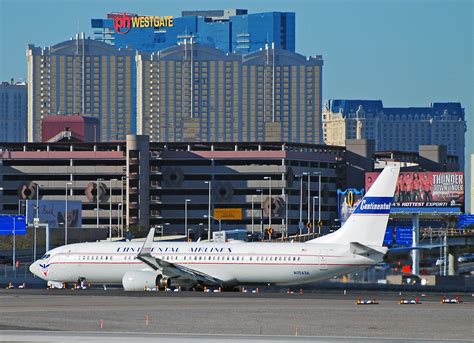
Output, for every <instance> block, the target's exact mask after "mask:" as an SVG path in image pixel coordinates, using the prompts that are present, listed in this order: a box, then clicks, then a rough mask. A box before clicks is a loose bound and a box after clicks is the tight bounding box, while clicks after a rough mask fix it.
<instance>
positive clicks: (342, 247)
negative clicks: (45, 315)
mask: <svg viewBox="0 0 474 343" xmlns="http://www.w3.org/2000/svg"><path fill="white" fill-rule="evenodd" d="M399 171H400V169H399V167H393V166H390V167H385V169H384V170H383V171H382V173H381V174H380V176H379V177H378V178H377V180H376V181H375V182H374V184H373V185H372V187H371V188H370V189H369V191H368V192H367V193H366V195H365V196H364V197H363V199H362V200H361V201H360V203H359V205H358V207H357V208H356V209H355V210H354V213H353V214H352V215H351V216H350V217H349V218H348V220H347V221H346V222H345V223H344V225H343V226H342V227H341V228H340V229H339V230H337V231H335V232H333V233H330V234H328V235H325V236H321V237H318V238H315V239H312V240H310V241H307V242H304V243H294V242H292V243H288V242H284V243H271V242H268V243H265V242H241V243H236V242H234V243H230V242H226V243H219V242H209V241H202V242H153V238H154V234H155V232H154V229H151V230H150V231H149V233H148V236H147V237H146V240H145V242H144V243H142V242H93V243H76V244H69V245H65V246H61V247H57V248H54V249H52V250H50V251H48V252H46V254H45V255H44V256H43V257H41V258H40V259H39V260H37V261H35V262H34V263H33V264H32V265H31V266H30V271H31V272H32V273H33V274H35V275H37V276H38V277H40V278H42V279H44V280H46V281H50V282H56V283H68V282H76V281H78V280H79V281H80V280H87V282H89V283H95V284H104V285H105V284H117V285H120V284H121V285H122V286H123V288H124V290H125V291H143V290H146V289H155V288H156V289H165V288H168V287H170V286H171V285H173V284H174V285H177V284H179V283H180V282H182V281H189V282H191V283H192V284H193V285H195V286H200V287H203V286H216V287H223V288H224V289H231V288H234V287H237V286H246V285H282V286H290V285H301V284H306V283H311V282H315V281H320V280H325V279H330V278H332V277H334V276H337V275H342V274H347V273H351V272H354V271H357V270H360V269H364V268H366V267H370V266H372V265H375V264H377V263H379V262H381V261H383V257H384V255H385V254H386V253H387V251H388V249H387V247H384V246H382V243H383V238H384V234H385V230H386V226H387V222H388V217H389V213H390V206H391V204H392V201H393V196H394V193H395V186H396V181H397V179H398V174H399Z"/></svg>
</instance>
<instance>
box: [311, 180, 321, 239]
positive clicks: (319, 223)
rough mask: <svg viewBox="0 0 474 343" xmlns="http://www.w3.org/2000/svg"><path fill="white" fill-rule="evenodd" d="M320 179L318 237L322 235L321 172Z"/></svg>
mask: <svg viewBox="0 0 474 343" xmlns="http://www.w3.org/2000/svg"><path fill="white" fill-rule="evenodd" d="M318 181H319V182H318V237H321V173H319V180H318ZM313 230H314V225H313Z"/></svg>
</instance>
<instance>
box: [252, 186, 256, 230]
mask: <svg viewBox="0 0 474 343" xmlns="http://www.w3.org/2000/svg"><path fill="white" fill-rule="evenodd" d="M254 197H256V195H255V194H252V235H253V225H254V220H253V215H254V202H253V198H254Z"/></svg>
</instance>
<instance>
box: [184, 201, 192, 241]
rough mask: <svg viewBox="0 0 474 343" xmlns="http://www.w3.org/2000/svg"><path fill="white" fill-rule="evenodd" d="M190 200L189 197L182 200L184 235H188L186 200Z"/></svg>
mask: <svg viewBox="0 0 474 343" xmlns="http://www.w3.org/2000/svg"><path fill="white" fill-rule="evenodd" d="M190 201H191V199H186V200H184V235H185V236H186V237H187V236H188V202H190Z"/></svg>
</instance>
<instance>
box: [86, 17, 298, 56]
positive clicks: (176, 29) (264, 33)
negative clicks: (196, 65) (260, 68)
mask: <svg viewBox="0 0 474 343" xmlns="http://www.w3.org/2000/svg"><path fill="white" fill-rule="evenodd" d="M116 14H118V13H109V14H108V15H107V18H106V19H92V20H91V26H92V29H94V35H95V39H96V40H100V41H103V42H107V43H111V44H114V45H115V46H117V47H118V48H124V47H130V48H133V49H136V50H139V51H144V52H154V51H160V50H163V49H165V48H168V47H171V46H175V45H177V44H178V43H180V42H184V40H185V39H186V40H188V41H189V39H191V38H192V39H193V42H195V43H199V44H202V45H209V46H211V47H215V48H218V49H219V50H221V51H223V52H229V53H231V52H240V53H242V54H246V53H250V52H254V51H258V50H260V49H264V48H265V44H268V45H271V44H272V43H274V44H275V48H278V49H284V50H289V51H292V52H294V51H295V13H293V12H265V13H254V14H248V12H247V10H244V9H228V10H213V11H183V12H182V13H181V14H182V16H181V17H179V18H174V22H173V26H172V27H163V28H159V29H156V28H153V27H150V28H131V29H130V31H129V32H128V33H126V34H117V33H116V32H115V29H114V19H113V18H114V16H115V15H116ZM147 14H148V15H153V13H147ZM131 15H135V14H131Z"/></svg>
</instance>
